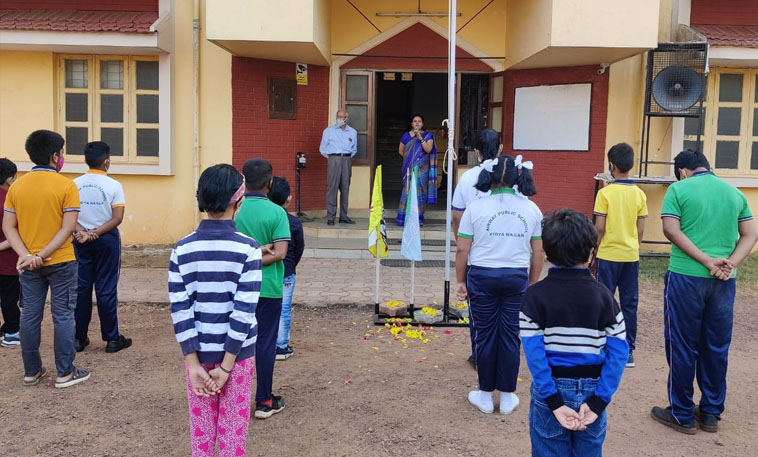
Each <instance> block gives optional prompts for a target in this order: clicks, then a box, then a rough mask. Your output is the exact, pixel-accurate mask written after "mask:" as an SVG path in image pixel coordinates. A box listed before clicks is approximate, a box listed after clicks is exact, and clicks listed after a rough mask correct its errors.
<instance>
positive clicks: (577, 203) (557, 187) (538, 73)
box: [503, 66, 631, 215]
mask: <svg viewBox="0 0 758 457" xmlns="http://www.w3.org/2000/svg"><path fill="white" fill-rule="evenodd" d="M608 73H609V72H608V71H606V72H605V74H603V75H598V74H597V66H586V67H564V68H542V69H537V70H513V71H506V72H505V78H504V79H505V81H504V84H505V90H504V97H505V100H504V102H505V107H504V111H505V112H504V116H503V148H504V149H505V151H506V152H507V153H508V154H512V155H516V154H522V155H523V156H524V160H531V161H532V162H534V170H533V172H534V180H535V183H536V185H537V195H535V196H534V197H533V200H534V201H535V203H537V205H539V207H540V209H541V210H542V211H543V212H547V211H551V210H555V209H560V208H565V207H568V208H573V209H575V210H577V211H581V212H583V213H585V214H587V215H591V214H592V203H593V196H594V185H595V184H594V180H593V176H595V174H596V173H601V172H602V171H603V161H604V156H605V153H606V151H605V130H606V118H607V110H608ZM571 83H592V102H591V105H590V150H589V151H587V152H573V151H572V152H560V151H555V152H554V151H515V152H514V151H513V104H514V98H515V93H516V88H517V87H525V86H527V87H528V86H540V85H552V84H571ZM630 140H631V139H630Z"/></svg>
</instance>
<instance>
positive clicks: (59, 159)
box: [56, 155, 63, 172]
mask: <svg viewBox="0 0 758 457" xmlns="http://www.w3.org/2000/svg"><path fill="white" fill-rule="evenodd" d="M56 167H57V168H58V171H59V172H60V171H61V169H62V168H63V156H62V155H59V156H58V163H57V164H56Z"/></svg>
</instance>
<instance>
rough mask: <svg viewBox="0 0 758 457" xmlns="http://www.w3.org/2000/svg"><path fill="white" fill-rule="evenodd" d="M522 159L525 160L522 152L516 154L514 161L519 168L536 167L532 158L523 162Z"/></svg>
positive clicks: (529, 168)
mask: <svg viewBox="0 0 758 457" xmlns="http://www.w3.org/2000/svg"><path fill="white" fill-rule="evenodd" d="M522 160H523V157H522V156H521V154H519V155H517V156H516V159H515V160H514V161H513V162H514V163H515V165H516V168H518V169H519V170H521V168H522V167H523V168H526V169H527V170H533V169H534V164H533V163H532V162H531V161H530V160H527V161H526V162H523V161H522Z"/></svg>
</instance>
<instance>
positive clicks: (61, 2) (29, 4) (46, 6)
mask: <svg viewBox="0 0 758 457" xmlns="http://www.w3.org/2000/svg"><path fill="white" fill-rule="evenodd" d="M0 9H12V10H82V11H155V12H157V11H158V0H3V1H2V2H0Z"/></svg>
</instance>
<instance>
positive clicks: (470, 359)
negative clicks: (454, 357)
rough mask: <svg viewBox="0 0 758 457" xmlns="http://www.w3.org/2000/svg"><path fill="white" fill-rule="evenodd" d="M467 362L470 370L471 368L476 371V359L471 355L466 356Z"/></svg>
mask: <svg viewBox="0 0 758 457" xmlns="http://www.w3.org/2000/svg"><path fill="white" fill-rule="evenodd" d="M467 362H468V364H469V365H471V368H473V369H474V370H476V359H475V358H474V356H473V355H470V356H468V360H467Z"/></svg>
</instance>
